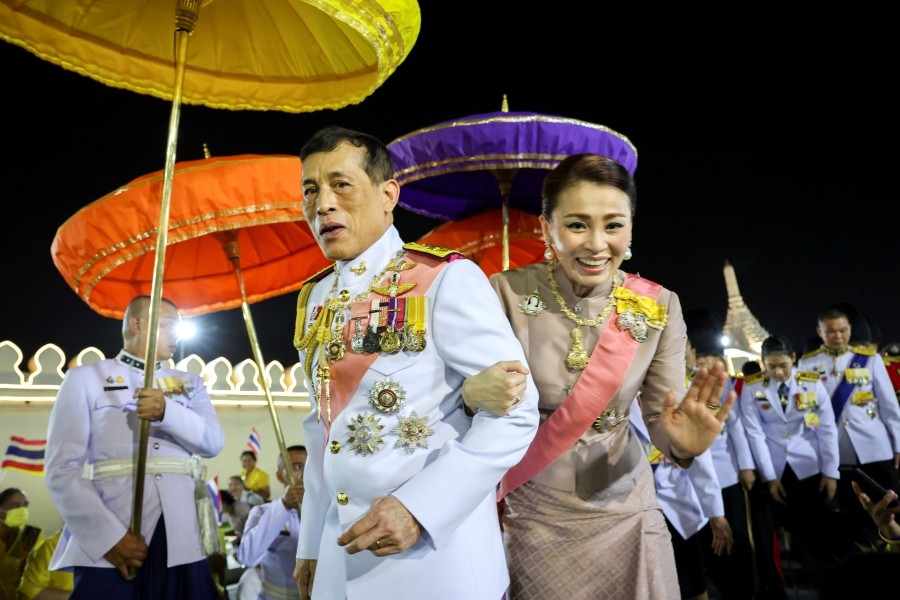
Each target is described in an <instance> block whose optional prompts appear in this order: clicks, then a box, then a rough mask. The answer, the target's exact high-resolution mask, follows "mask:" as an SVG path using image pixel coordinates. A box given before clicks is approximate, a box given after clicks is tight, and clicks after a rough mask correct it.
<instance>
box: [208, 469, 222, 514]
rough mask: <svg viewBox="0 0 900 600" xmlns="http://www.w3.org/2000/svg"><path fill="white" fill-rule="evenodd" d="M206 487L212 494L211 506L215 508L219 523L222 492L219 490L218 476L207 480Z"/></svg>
mask: <svg viewBox="0 0 900 600" xmlns="http://www.w3.org/2000/svg"><path fill="white" fill-rule="evenodd" d="M206 489H207V491H209V495H210V496H212V501H213V508H215V509H216V517H217V518H218V520H219V523H221V522H222V493H221V492H220V491H219V476H218V475H216V476H215V477H213V478H212V479H209V480H207V482H206Z"/></svg>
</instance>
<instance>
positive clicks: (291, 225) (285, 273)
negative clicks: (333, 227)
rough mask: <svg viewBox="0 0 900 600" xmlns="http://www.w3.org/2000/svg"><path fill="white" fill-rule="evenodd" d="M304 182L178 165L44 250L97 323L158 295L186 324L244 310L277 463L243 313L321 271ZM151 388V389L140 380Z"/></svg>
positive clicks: (138, 182) (268, 163) (271, 172)
mask: <svg viewBox="0 0 900 600" xmlns="http://www.w3.org/2000/svg"><path fill="white" fill-rule="evenodd" d="M300 177H301V169H300V159H299V158H297V157H296V156H277V155H276V156H256V155H240V156H231V157H223V158H207V159H204V160H196V161H188V162H183V163H179V164H177V165H174V168H173V169H172V170H171V175H170V171H169V169H167V170H166V171H157V172H155V173H151V174H149V175H145V176H143V177H139V178H138V179H135V180H134V181H132V182H130V183H128V184H126V185H124V186H122V187H120V188H119V189H117V190H115V191H114V192H112V193H110V194H107V195H106V196H104V197H103V198H100V199H99V200H97V201H95V202H92V203H91V204H89V205H87V206H86V207H84V208H82V209H81V210H79V211H78V212H77V213H76V214H75V215H74V216H72V217H71V218H69V219H68V220H67V221H66V222H65V223H64V224H63V225H62V226H61V227H60V228H59V229H58V230H57V232H56V236H55V237H54V239H53V243H52V244H51V247H50V252H51V255H52V257H53V263H54V264H55V265H56V267H57V269H59V272H60V273H61V274H62V275H63V277H64V278H65V279H66V282H68V284H69V285H70V286H71V287H72V289H73V290H75V293H76V294H78V296H79V297H80V298H81V299H82V300H84V301H85V302H87V303H88V305H89V306H90V307H91V308H93V309H94V310H96V311H97V312H99V313H100V314H103V315H107V316H110V317H119V318H121V317H123V316H124V311H125V308H126V306H127V305H128V302H129V300H131V298H133V297H134V296H135V295H138V294H149V295H150V296H151V299H153V298H154V293H155V294H157V295H160V294H161V290H162V287H163V286H165V288H166V296H167V297H169V298H171V300H172V301H173V302H175V303H176V304H177V305H178V306H179V308H181V309H182V311H183V313H184V314H187V315H192V314H203V313H208V312H213V311H217V310H224V309H228V308H233V307H235V306H240V307H241V311H242V313H243V316H244V323H245V325H246V327H247V334H248V335H249V336H250V345H251V348H252V350H253V357H254V359H255V361H256V365H257V367H259V370H260V382H261V384H262V388H263V391H264V392H265V395H266V400H267V401H268V402H267V403H268V406H269V413H270V415H269V416H270V417H271V419H272V425H273V427H274V429H275V438H276V440H277V442H278V446H279V449H280V451H281V456H282V459H283V460H285V461H286V462H285V464H289V462H290V458H289V456H288V455H287V447H286V446H285V443H284V436H283V434H282V432H281V425H280V423H279V421H278V415H277V413H276V411H275V401H274V399H273V398H272V393H271V391H270V389H269V382H268V380H267V379H266V375H265V361H264V360H263V357H262V352H261V351H260V348H259V343H258V341H257V337H256V329H255V327H254V326H253V318H252V316H251V314H250V306H249V302H251V301H254V302H255V301H257V300H263V299H265V298H269V297H272V296H275V295H279V294H283V293H286V292H289V291H292V290H296V289H298V288H299V287H300V286H301V285H302V283H303V281H304V280H305V279H306V278H307V277H308V276H309V275H311V274H312V273H315V272H316V271H318V270H320V269H321V268H323V267H324V266H325V265H327V264H328V261H326V260H325V257H324V256H323V255H322V253H321V251H320V250H319V248H318V246H317V245H316V242H315V239H314V238H313V236H312V233H311V232H310V230H309V226H308V225H307V224H306V222H305V221H304V220H303V213H302V211H301V208H300V204H301V201H302V194H301V188H300ZM165 185H169V186H170V188H171V196H172V197H174V198H175V200H176V201H175V202H174V203H172V204H173V207H172V210H171V214H172V218H171V219H169V218H166V219H159V220H158V221H157V220H155V219H153V218H152V215H153V211H152V210H150V209H151V208H152V207H153V206H155V205H156V204H158V202H159V200H158V199H159V195H160V188H161V187H162V186H165ZM164 203H165V202H164ZM159 223H165V224H166V225H167V227H166V228H165V231H163V232H160V231H159V229H160V227H159V226H158V224H159ZM159 246H164V247H165V248H166V252H165V253H164V255H165V259H164V260H160V257H159V256H157V252H156V248H157V247H159ZM242 246H243V250H244V251H245V252H244V255H243V257H242V256H241V247H242ZM245 273H246V274H247V277H246V281H245V278H244V274H245ZM235 278H236V279H237V281H236V283H235ZM159 298H161V296H159V297H157V298H156V306H157V307H158V305H159ZM157 312H158V310H157ZM152 317H153V311H152V309H151V324H150V326H151V327H152V328H153V331H155V330H156V327H157V326H158V315H157V321H156V322H152V321H153V319H152ZM148 346H150V347H149V348H148V355H149V356H155V355H156V346H155V344H152V345H150V344H148ZM152 362H153V361H148V362H147V364H148V365H149V364H152ZM150 371H151V369H149V368H148V369H147V372H150ZM146 379H147V373H145V380H146ZM151 385H152V379H150V380H149V381H145V386H151ZM144 423H146V422H142V423H141V434H140V447H139V454H138V468H137V474H136V475H135V495H134V509H133V513H132V525H131V530H132V531H134V532H138V533H140V531H141V512H142V506H143V504H142V503H143V493H144V492H143V479H144V478H143V473H144V472H145V469H146V466H145V465H146V452H147V451H146V448H147V442H148V440H149V435H150V433H149V429H148V428H147V427H145V426H144ZM290 481H291V482H293V476H292V475H291V476H290Z"/></svg>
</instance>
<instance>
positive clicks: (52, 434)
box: [46, 296, 225, 600]
mask: <svg viewBox="0 0 900 600" xmlns="http://www.w3.org/2000/svg"><path fill="white" fill-rule="evenodd" d="M149 309H150V298H148V297H146V296H139V297H137V298H135V299H134V300H132V301H131V303H129V305H128V308H127V309H126V311H125V318H124V320H123V323H122V338H123V341H124V347H123V350H122V351H121V352H119V354H118V356H116V357H115V358H108V359H106V360H103V361H100V362H98V363H95V364H93V365H85V366H80V367H73V368H72V369H69V371H68V372H67V373H66V376H65V379H64V380H63V383H62V385H61V386H60V388H59V393H58V395H57V397H56V403H55V404H54V405H53V410H52V411H51V413H50V423H49V428H48V432H47V462H46V480H47V487H48V489H49V490H50V496H51V498H52V499H53V503H54V505H55V506H56V509H57V510H58V511H59V513H60V515H61V516H62V518H63V521H65V531H64V532H63V535H62V537H61V539H60V541H59V544H58V545H57V547H56V551H55V553H54V555H53V558H52V560H51V563H50V568H51V569H53V570H56V569H61V568H66V567H74V572H75V589H74V590H73V592H72V596H71V600H79V599H82V598H85V599H87V598H89V599H91V600H94V599H98V598H109V599H111V600H122V599H130V598H135V599H136V598H140V599H141V600H147V599H157V600H163V599H166V600H179V599H184V600H188V599H190V600H198V599H199V600H205V599H210V600H212V599H216V598H218V592H217V591H216V587H215V584H214V583H213V579H212V575H211V573H210V570H209V567H208V565H207V561H206V555H207V553H208V552H211V551H213V549H214V548H213V546H212V545H211V544H214V543H215V541H216V540H218V532H217V531H216V530H215V523H214V522H213V523H212V524H211V526H212V527H211V528H205V529H204V531H205V533H206V536H205V538H202V537H201V518H200V517H201V516H204V515H200V516H198V502H196V501H195V498H196V497H199V498H204V499H207V500H208V499H209V494H208V493H207V492H206V485H205V477H204V475H205V473H204V471H205V468H204V465H203V462H202V460H201V459H202V458H209V457H213V456H216V455H217V454H218V453H219V452H220V451H221V450H222V446H223V445H224V443H225V436H224V434H223V433H222V428H221V427H220V426H219V422H218V419H217V418H216V413H215V410H214V409H213V406H212V403H211V402H210V399H209V395H208V394H207V391H206V386H205V384H204V383H203V380H202V379H200V378H199V377H197V376H196V375H193V374H191V373H187V372H184V371H179V370H176V369H172V368H169V367H168V366H167V365H165V364H163V363H162V362H158V363H157V364H156V368H155V369H154V382H155V387H153V388H144V358H143V355H144V353H145V351H146V350H145V349H146V347H147V341H148V336H149V321H150V318H149V316H150V314H149V313H150V310H149ZM179 321H180V317H179V315H178V309H177V308H176V307H175V305H174V304H172V303H170V302H168V301H166V300H163V301H162V302H161V303H160V317H159V327H158V332H159V335H158V345H157V353H156V359H157V361H164V360H167V359H169V358H171V357H172V355H173V354H174V353H175V350H176V345H177V341H178V336H177V331H176V328H177V325H178V323H179ZM141 420H147V421H150V436H149V442H148V444H147V449H146V450H147V462H146V476H145V479H144V493H143V508H142V513H141V531H140V532H139V535H136V534H135V533H134V532H132V531H130V529H129V527H130V525H131V519H132V507H133V499H134V477H133V474H134V470H135V457H136V456H137V443H138V439H139V432H140V428H141ZM85 466H87V467H88V474H89V476H88V477H87V478H85V477H84V476H83V474H84V471H85ZM201 504H202V503H201ZM205 516H209V513H207V514H206V515H205ZM204 540H205V542H206V543H204Z"/></svg>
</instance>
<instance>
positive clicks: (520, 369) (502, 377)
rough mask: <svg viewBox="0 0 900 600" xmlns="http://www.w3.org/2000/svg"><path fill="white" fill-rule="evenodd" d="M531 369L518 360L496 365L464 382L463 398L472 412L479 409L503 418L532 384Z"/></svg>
mask: <svg viewBox="0 0 900 600" xmlns="http://www.w3.org/2000/svg"><path fill="white" fill-rule="evenodd" d="M527 375H528V369H526V368H525V365H523V364H522V363H521V362H519V361H517V360H507V361H500V362H497V363H494V364H493V365H491V366H490V367H488V368H487V369H485V370H484V371H482V372H481V373H477V374H475V375H472V376H471V377H467V378H466V380H465V381H464V382H463V387H462V397H463V402H464V403H465V405H466V408H467V409H468V410H469V412H471V413H475V412H478V410H479V409H481V410H484V411H487V412H489V413H491V414H495V415H497V416H501V417H502V416H503V415H505V414H506V413H508V412H509V411H510V410H512V409H514V408H515V407H516V406H518V404H519V402H521V401H522V397H523V396H524V395H525V387H526V386H527V385H528V378H527Z"/></svg>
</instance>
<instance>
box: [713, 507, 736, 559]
mask: <svg viewBox="0 0 900 600" xmlns="http://www.w3.org/2000/svg"><path fill="white" fill-rule="evenodd" d="M709 526H710V529H712V550H713V553H715V555H716V556H722V553H723V552H724V553H725V554H726V555H728V556H731V549H732V548H733V547H734V534H733V533H732V531H731V524H730V523H729V522H728V519H726V518H725V517H722V516H719V517H711V518H710V519H709Z"/></svg>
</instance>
